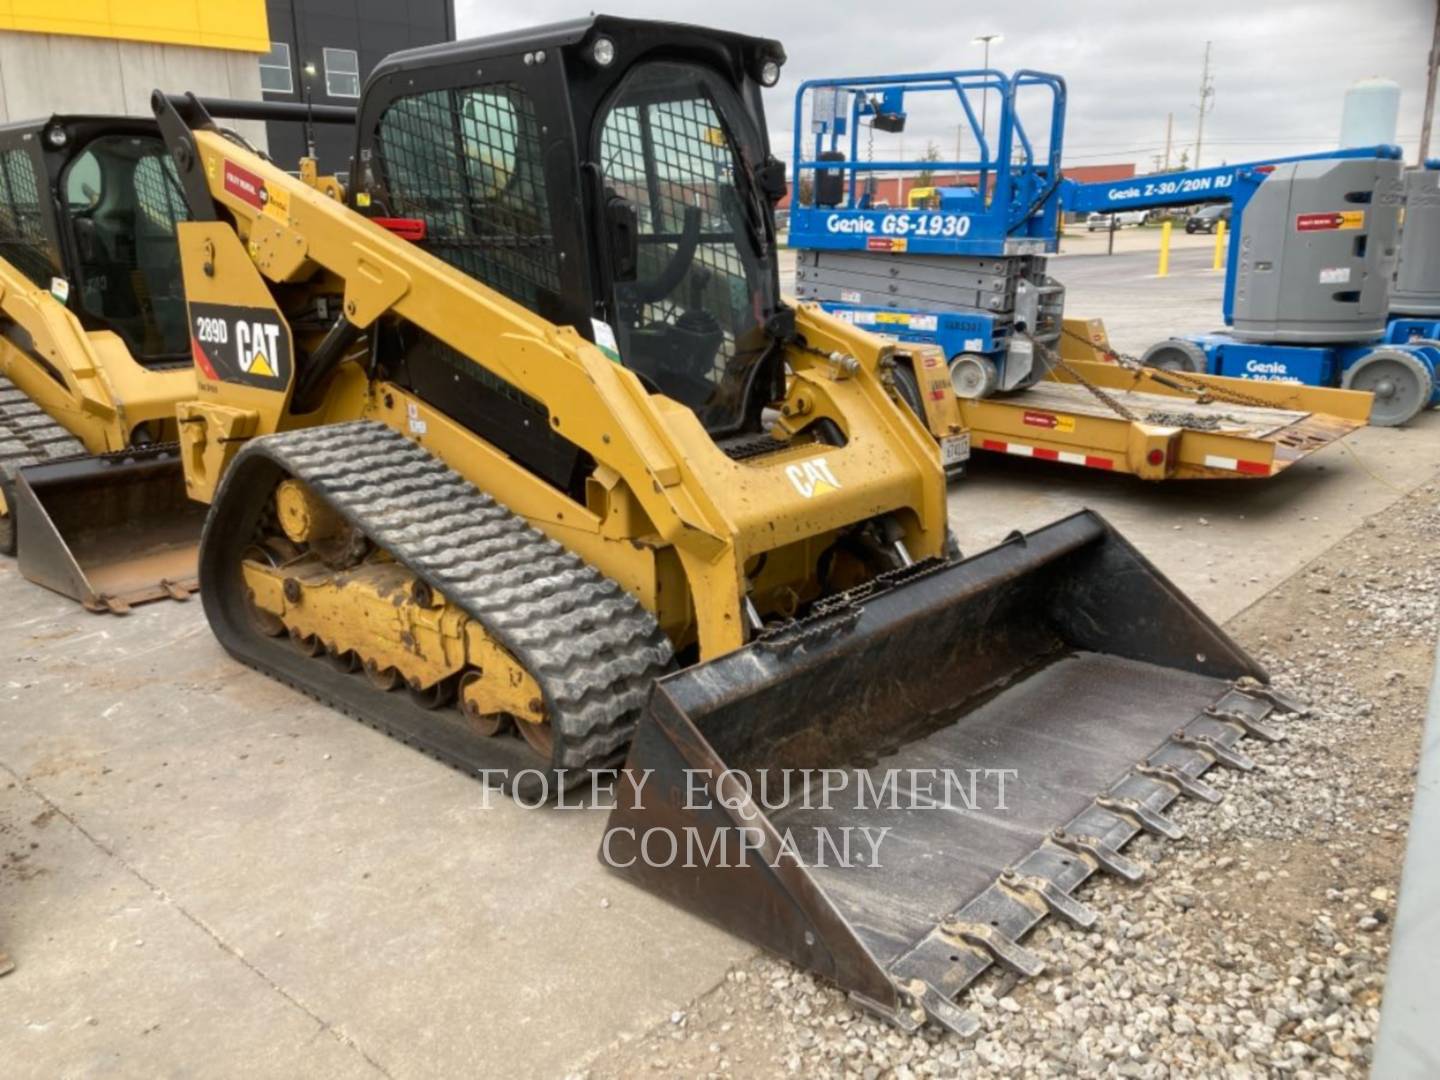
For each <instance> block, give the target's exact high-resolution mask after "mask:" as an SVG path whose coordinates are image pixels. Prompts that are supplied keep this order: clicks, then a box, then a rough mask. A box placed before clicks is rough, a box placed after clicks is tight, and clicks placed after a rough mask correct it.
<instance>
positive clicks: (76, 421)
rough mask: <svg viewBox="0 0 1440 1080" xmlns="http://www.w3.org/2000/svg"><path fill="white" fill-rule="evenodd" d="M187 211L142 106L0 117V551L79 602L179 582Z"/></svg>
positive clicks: (174, 587)
mask: <svg viewBox="0 0 1440 1080" xmlns="http://www.w3.org/2000/svg"><path fill="white" fill-rule="evenodd" d="M186 214H187V210H186V204H185V199H184V196H183V194H182V193H181V190H180V187H179V182H178V179H177V177H176V173H175V166H174V164H173V163H172V162H171V160H170V156H169V154H168V152H167V151H166V148H165V144H164V142H163V141H162V140H161V138H160V135H159V131H158V129H157V128H156V126H155V121H154V120H153V119H127V118H124V117H108V116H53V117H50V118H48V119H45V120H37V121H28V122H25V123H18V124H10V125H7V126H5V127H0V552H3V553H6V554H14V553H15V552H16V548H17V544H18V549H19V551H18V554H19V567H20V570H21V572H22V573H23V574H24V575H25V576H26V577H28V578H30V579H31V580H33V581H37V582H39V583H40V584H42V585H45V586H47V587H49V588H52V589H55V590H56V591H58V592H61V593H64V594H65V595H67V596H71V597H74V598H75V599H77V600H80V601H81V602H83V603H84V604H85V605H86V606H87V607H90V608H92V609H95V610H109V611H117V612H123V611H125V610H127V609H128V608H129V605H131V604H134V603H139V602H141V601H145V600H153V599H159V598H164V597H174V598H176V599H185V598H186V597H188V596H189V594H190V592H191V591H192V590H194V589H195V587H196V580H195V560H196V548H197V545H198V542H199V536H200V527H201V524H202V522H203V520H204V515H203V513H197V508H196V506H195V504H194V503H192V502H191V501H190V500H189V499H187V498H186V495H185V486H184V478H183V474H182V471H181V469H180V464H179V459H178V457H177V456H176V448H175V440H176V433H177V432H176V422H175V405H176V403H177V402H179V401H181V400H182V399H190V398H193V397H194V395H195V370H194V365H193V363H192V362H191V357H190V335H189V331H188V329H187V322H188V320H187V316H186V309H185V297H184V294H183V293H182V291H181V290H182V283H181V275H180V257H179V250H178V249H177V247H176V242H175V226H176V223H177V222H179V221H181V220H183V219H184V218H185V216H186Z"/></svg>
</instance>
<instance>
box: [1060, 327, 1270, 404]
mask: <svg viewBox="0 0 1440 1080" xmlns="http://www.w3.org/2000/svg"><path fill="white" fill-rule="evenodd" d="M1061 330H1062V333H1065V334H1068V335H1069V336H1070V337H1072V338H1074V339H1075V340H1076V341H1083V342H1084V343H1085V344H1086V345H1088V346H1090V347H1091V348H1092V349H1099V350H1100V351H1101V352H1103V353H1104V354H1105V355H1106V356H1108V357H1109V358H1110V359H1111V360H1113V361H1115V363H1117V364H1119V365H1120V366H1121V367H1123V368H1128V369H1129V370H1131V371H1135V372H1139V373H1141V374H1143V375H1145V376H1146V377H1147V378H1151V379H1155V380H1156V381H1158V382H1161V383H1162V384H1164V385H1171V384H1170V383H1169V381H1168V380H1171V379H1174V380H1175V383H1177V384H1179V385H1176V386H1175V389H1177V390H1187V391H1189V392H1190V393H1192V394H1194V395H1195V396H1196V397H1197V398H1221V399H1224V400H1226V401H1229V402H1230V403H1231V404H1234V405H1254V406H1257V407H1259V408H1262V409H1273V408H1275V405H1274V404H1273V403H1272V402H1269V401H1265V400H1263V399H1262V398H1258V397H1252V396H1251V395H1250V394H1247V393H1245V392H1244V391H1243V390H1235V389H1232V388H1230V387H1228V386H1215V385H1213V384H1211V383H1207V382H1204V381H1202V380H1200V379H1196V378H1195V377H1194V376H1193V375H1191V374H1190V373H1189V372H1186V371H1170V370H1165V373H1164V375H1163V376H1161V375H1159V374H1158V373H1157V369H1155V368H1147V367H1146V366H1145V365H1144V364H1142V363H1141V362H1140V361H1139V360H1137V359H1136V358H1135V357H1133V356H1131V355H1129V354H1128V353H1122V352H1117V351H1116V350H1115V349H1113V348H1111V347H1110V346H1109V345H1096V344H1095V342H1093V341H1091V340H1090V339H1089V338H1088V337H1084V336H1083V335H1081V334H1077V333H1076V332H1075V331H1074V330H1071V329H1069V328H1068V327H1062V328H1061ZM1070 374H1071V375H1074V374H1075V372H1073V371H1072V372H1070Z"/></svg>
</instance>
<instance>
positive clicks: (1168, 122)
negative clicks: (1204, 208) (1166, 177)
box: [1165, 0, 1440, 172]
mask: <svg viewBox="0 0 1440 1080" xmlns="http://www.w3.org/2000/svg"><path fill="white" fill-rule="evenodd" d="M1435 2H1436V3H1437V4H1440V0H1435ZM1174 134H1175V114H1174V113H1173V112H1172V113H1166V114H1165V171H1166V172H1169V171H1170V140H1171V137H1172V136H1173V135H1174Z"/></svg>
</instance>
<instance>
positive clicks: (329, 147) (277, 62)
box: [260, 0, 455, 172]
mask: <svg viewBox="0 0 1440 1080" xmlns="http://www.w3.org/2000/svg"><path fill="white" fill-rule="evenodd" d="M265 10H266V12H267V14H268V15H269V23H270V51H269V52H268V53H267V54H266V55H265V56H263V57H261V59H260V85H261V89H262V90H263V91H264V96H265V100H266V101H296V102H304V101H306V100H307V99H308V100H309V101H311V102H312V103H313V104H316V105H356V104H359V101H360V87H361V86H362V85H363V83H364V82H365V78H366V76H368V75H369V74H370V72H371V71H372V70H374V68H375V65H376V64H378V63H379V62H380V61H381V60H382V59H383V58H384V57H386V56H388V55H389V54H390V53H393V52H397V51H398V50H400V49H409V48H413V47H415V46H418V45H433V44H435V43H437V42H442V41H453V40H455V9H454V4H453V0H266V3H265ZM314 139H315V146H316V151H317V153H318V156H319V158H320V168H321V171H323V172H342V171H345V170H347V169H348V168H349V162H350V154H351V151H352V148H353V147H354V142H355V139H354V135H353V133H352V132H350V131H348V130H346V129H343V128H335V127H333V126H332V127H327V126H325V125H317V126H316V127H315V129H314ZM269 144H270V154H271V156H272V157H274V158H275V160H276V161H280V162H292V163H293V162H295V161H296V160H298V159H299V157H300V155H301V154H302V153H304V151H305V134H304V132H303V130H299V129H297V127H296V125H293V124H270V125H269ZM287 167H293V165H289V166H287Z"/></svg>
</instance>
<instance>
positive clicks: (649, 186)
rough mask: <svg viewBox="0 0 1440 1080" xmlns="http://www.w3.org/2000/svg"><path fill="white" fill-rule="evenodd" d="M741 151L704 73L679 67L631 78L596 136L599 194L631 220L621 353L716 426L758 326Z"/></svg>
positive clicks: (730, 409)
mask: <svg viewBox="0 0 1440 1080" xmlns="http://www.w3.org/2000/svg"><path fill="white" fill-rule="evenodd" d="M738 155H739V152H738V148H737V147H736V146H735V145H734V143H733V142H732V136H731V132H730V131H729V129H728V128H727V126H726V124H725V122H724V120H723V119H722V116H721V109H720V108H718V107H717V105H716V103H715V100H714V97H713V96H712V94H711V93H710V91H709V89H708V88H707V86H706V84H705V82H704V80H703V77H702V76H700V75H699V74H698V73H697V72H696V70H695V69H693V68H690V67H688V66H685V65H679V64H652V65H647V67H646V68H644V69H642V70H640V71H637V72H636V73H635V74H634V75H633V76H632V78H631V79H630V81H629V82H628V83H627V84H626V86H625V87H624V89H622V91H621V94H620V96H619V98H618V99H617V101H616V103H615V105H614V106H613V107H612V108H611V110H610V111H609V112H608V113H607V114H606V116H605V119H604V122H603V126H602V128H601V134H600V156H601V168H602V171H603V173H604V176H605V185H606V188H607V191H608V192H611V193H613V194H614V195H615V196H619V197H621V198H624V199H628V200H630V201H631V202H632V203H633V204H634V205H635V209H636V212H637V217H638V248H639V250H638V259H637V261H638V267H637V274H636V278H637V280H636V283H635V285H634V286H633V287H630V288H627V289H623V290H618V292H619V295H618V296H617V300H618V307H619V308H620V309H621V310H620V311H619V312H618V313H617V314H618V318H619V320H620V323H621V325H620V327H618V328H617V329H619V331H620V337H621V352H622V354H624V355H625V356H626V359H627V362H630V363H633V364H636V365H638V366H640V367H642V369H643V368H647V367H648V368H651V369H652V370H651V371H650V372H649V373H650V374H652V375H653V376H654V377H655V379H656V381H657V382H658V383H659V384H660V385H661V387H662V389H664V390H666V391H667V392H669V393H672V394H673V395H674V396H676V397H677V398H679V399H680V400H683V401H686V402H687V403H688V404H690V405H692V406H694V407H696V408H697V409H699V410H700V411H701V413H702V418H705V417H706V416H707V415H708V416H709V417H710V418H711V419H714V420H717V421H719V422H720V423H722V424H723V423H724V422H725V421H726V420H728V419H733V413H734V410H735V408H736V395H737V393H738V392H739V391H740V388H741V387H742V386H743V383H744V373H745V371H746V370H747V369H748V367H749V366H750V362H751V361H752V360H753V356H752V355H751V351H752V348H753V338H752V337H751V336H750V335H751V333H752V332H753V331H754V330H755V328H756V327H757V326H758V324H759V322H760V315H759V313H758V312H757V310H756V303H755V300H754V297H753V289H752V281H751V277H752V272H751V271H753V269H754V268H753V267H747V258H746V256H747V253H748V255H749V260H750V261H751V262H754V261H755V260H756V257H757V256H756V252H755V250H754V249H755V244H754V240H753V238H752V237H750V236H749V235H748V234H747V229H748V228H750V227H751V226H749V225H747V218H746V213H745V209H744V205H743V203H742V201H741V200H742V196H741V194H740V193H739V192H738V191H737V189H736V174H737V173H738V172H739V171H740V170H741V169H742V168H744V164H743V162H742V161H740V160H739V156H738ZM755 227H758V226H755ZM677 270H678V271H683V272H677ZM662 332H663V333H662ZM647 339H648V340H647ZM647 353H650V354H653V355H651V356H649V357H647V355H646V354H647ZM647 359H648V360H649V361H650V362H649V363H647Z"/></svg>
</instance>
